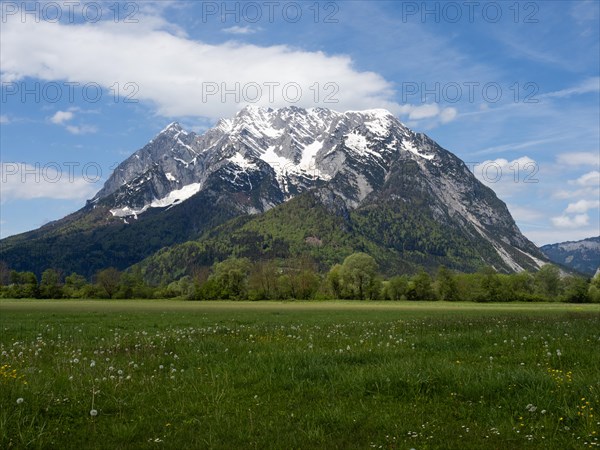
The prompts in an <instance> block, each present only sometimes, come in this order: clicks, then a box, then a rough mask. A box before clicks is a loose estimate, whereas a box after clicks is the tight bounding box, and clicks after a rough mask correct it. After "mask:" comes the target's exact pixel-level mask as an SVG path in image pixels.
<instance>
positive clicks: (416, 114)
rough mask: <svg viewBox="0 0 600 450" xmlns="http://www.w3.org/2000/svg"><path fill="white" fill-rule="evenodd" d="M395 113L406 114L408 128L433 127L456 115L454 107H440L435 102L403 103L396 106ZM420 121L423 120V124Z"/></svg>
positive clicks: (449, 120)
mask: <svg viewBox="0 0 600 450" xmlns="http://www.w3.org/2000/svg"><path fill="white" fill-rule="evenodd" d="M397 113H398V114H399V115H400V116H408V121H407V122H406V125H407V126H409V127H410V128H416V127H418V126H424V127H425V128H434V127H435V126H437V125H439V124H444V123H449V122H452V121H453V120H454V119H455V118H456V117H457V115H458V111H457V110H456V108H450V107H448V108H440V107H439V105H437V104H435V103H429V104H424V105H411V104H405V105H402V106H400V107H399V108H398V110H397ZM421 121H425V124H424V125H423V124H422V123H421Z"/></svg>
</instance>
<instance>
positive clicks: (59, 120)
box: [50, 111, 74, 125]
mask: <svg viewBox="0 0 600 450" xmlns="http://www.w3.org/2000/svg"><path fill="white" fill-rule="evenodd" d="M73 116H74V114H73V113H72V112H71V111H56V113H54V115H53V116H52V117H51V118H50V122H52V123H54V124H56V125H62V124H63V123H65V122H68V121H69V120H71V119H72V118H73Z"/></svg>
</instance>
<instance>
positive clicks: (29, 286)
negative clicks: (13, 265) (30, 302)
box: [10, 270, 39, 298]
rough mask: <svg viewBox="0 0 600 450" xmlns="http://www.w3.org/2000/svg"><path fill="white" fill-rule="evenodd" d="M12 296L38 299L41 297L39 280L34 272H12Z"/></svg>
mask: <svg viewBox="0 0 600 450" xmlns="http://www.w3.org/2000/svg"><path fill="white" fill-rule="evenodd" d="M10 283H11V285H12V286H11V289H10V295H11V296H12V297H15V298H36V297H38V296H39V288H38V280H37V277H36V276H35V274H34V273H33V272H17V271H16V270H12V271H11V272H10Z"/></svg>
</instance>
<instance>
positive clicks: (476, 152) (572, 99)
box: [0, 0, 600, 245]
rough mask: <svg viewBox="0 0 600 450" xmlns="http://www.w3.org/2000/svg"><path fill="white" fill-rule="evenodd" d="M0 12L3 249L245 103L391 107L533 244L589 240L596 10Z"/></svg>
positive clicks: (596, 161) (598, 113)
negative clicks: (172, 131)
mask: <svg viewBox="0 0 600 450" xmlns="http://www.w3.org/2000/svg"><path fill="white" fill-rule="evenodd" d="M1 6H2V19H1V20H2V21H1V23H0V25H1V28H0V50H1V51H0V72H1V73H0V79H1V80H0V81H1V83H2V86H1V95H2V98H1V99H0V107H1V110H0V148H1V156H0V160H1V162H2V180H1V181H2V184H1V187H2V190H1V197H0V208H1V209H0V235H1V236H2V237H6V236H9V235H12V234H15V233H19V232H23V231H26V230H30V229H34V228H37V227H39V226H41V225H42V224H44V223H47V222H48V221H51V220H56V219H59V218H61V217H63V216H65V215H66V214H68V213H71V212H74V211H76V210H77V209H79V208H80V207H81V206H83V205H84V204H85V200H86V199H89V198H91V197H93V195H94V193H95V192H96V191H97V190H99V189H100V187H101V185H102V183H103V181H104V180H106V178H107V177H108V176H109V175H110V172H111V170H112V168H114V166H115V165H116V164H117V163H119V162H120V161H122V160H123V159H125V158H126V157H127V156H129V155H130V154H131V153H133V152H134V151H135V150H137V149H138V148H140V147H142V146H143V145H144V144H145V143H146V142H147V141H148V140H150V139H151V138H152V137H153V136H154V135H156V134H157V133H158V132H159V131H160V130H161V129H162V128H164V126H165V125H167V124H168V123H169V122H171V121H175V120H176V121H179V122H180V123H181V124H182V125H183V126H184V127H186V128H188V129H192V130H194V131H197V132H202V131H203V130H206V129H207V128H208V127H210V126H211V125H213V124H214V123H215V122H216V121H217V120H218V118H219V117H229V116H232V115H234V114H235V112H236V111H237V110H239V109H240V108H241V107H242V106H243V105H245V104H248V103H252V104H257V105H262V106H269V107H282V106H286V105H290V104H295V105H297V106H303V107H312V106H316V105H319V106H325V107H330V108H332V109H336V110H340V111H345V110H358V109H366V108H387V109H389V110H390V111H392V112H393V113H394V114H395V115H396V116H397V117H398V118H399V119H400V120H401V121H402V122H404V123H405V124H407V125H408V126H409V127H411V128H412V129H414V130H416V131H421V132H425V133H427V134H428V135H430V136H431V137H432V138H434V139H435V140H436V141H438V142H439V143H440V145H442V146H443V147H444V148H447V149H448V150H450V151H452V152H454V153H455V154H456V155H458V156H459V157H460V158H462V159H463V160H464V161H465V162H467V163H468V164H469V166H470V167H472V168H473V170H474V172H475V173H476V175H477V176H478V177H479V178H480V179H481V180H482V181H483V182H484V183H486V184H487V185H488V186H490V187H491V188H492V189H494V190H495V191H496V193H497V194H498V196H499V197H500V198H501V199H502V200H504V201H505V202H506V203H507V204H508V206H509V209H510V211H511V213H512V214H513V216H514V217H515V219H516V221H517V224H518V225H519V227H520V229H521V230H522V231H523V232H524V234H525V235H526V236H527V237H529V238H530V239H531V240H533V241H534V242H535V243H536V244H539V245H541V244H546V243H552V242H559V241H565V240H577V239H581V238H585V237H590V236H594V235H598V234H600V231H599V227H600V221H599V202H600V200H599V199H600V192H599V189H600V187H599V185H600V172H599V170H600V167H599V166H600V125H599V123H600V98H599V95H600V56H599V55H600V36H599V30H600V13H599V9H600V2H598V1H595V0H593V1H564V2H563V1H539V2H517V3H515V2H512V1H511V2H485V1H482V2H476V3H468V2H467V3H465V2H420V1H419V2H410V1H409V2H404V1H402V2H400V1H397V2H385V1H377V2H372V1H371V2H360V1H343V2H314V1H310V2H271V3H269V2H260V1H259V2H228V3H223V2H203V3H201V2H183V1H179V2H139V3H138V2H123V3H115V2H107V3H102V2H85V1H82V2H79V4H78V5H74V6H71V4H69V3H68V2H67V3H63V2H49V3H48V2H46V3H23V2H12V1H2V2H1ZM59 15H60V17H59ZM236 97H238V98H236Z"/></svg>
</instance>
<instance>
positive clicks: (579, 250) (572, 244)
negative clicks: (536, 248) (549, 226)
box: [540, 236, 600, 276]
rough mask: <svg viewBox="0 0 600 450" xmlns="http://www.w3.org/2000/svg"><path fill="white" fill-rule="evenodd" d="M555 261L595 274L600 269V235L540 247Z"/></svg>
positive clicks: (584, 272)
mask: <svg viewBox="0 0 600 450" xmlns="http://www.w3.org/2000/svg"><path fill="white" fill-rule="evenodd" d="M540 250H541V251H542V253H544V255H546V256H547V257H548V259H550V261H552V262H553V263H556V264H559V265H561V266H565V267H568V268H570V269H573V270H576V271H577V272H581V273H583V274H586V275H589V276H594V274H595V273H596V271H597V270H598V269H600V236H598V237H592V238H588V239H583V240H581V241H567V242H560V243H558V244H548V245H544V246H542V247H540Z"/></svg>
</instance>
